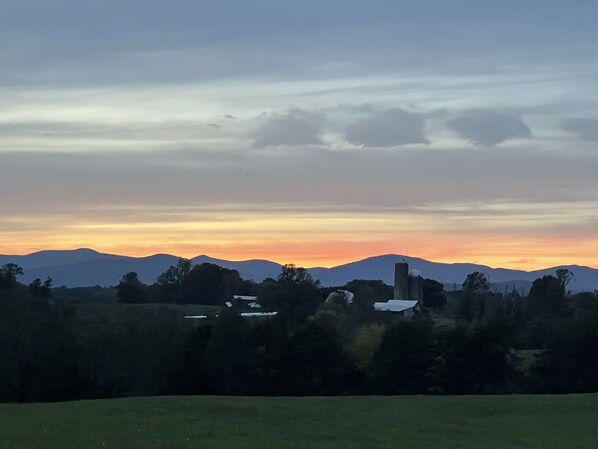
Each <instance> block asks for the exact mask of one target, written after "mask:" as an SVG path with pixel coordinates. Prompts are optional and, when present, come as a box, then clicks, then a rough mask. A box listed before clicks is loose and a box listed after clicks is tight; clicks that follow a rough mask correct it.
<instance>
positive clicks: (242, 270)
mask: <svg viewBox="0 0 598 449" xmlns="http://www.w3.org/2000/svg"><path fill="white" fill-rule="evenodd" d="M403 259H405V260H406V261H407V262H408V263H409V266H410V268H411V269H417V270H419V271H420V272H421V273H422V275H423V276H424V277H426V278H431V279H436V280H438V281H440V282H443V283H444V284H445V285H446V286H447V289H449V290H450V289H451V286H456V287H458V286H460V284H461V283H462V282H463V280H464V279H465V277H466V276H467V275H468V274H469V273H472V272H474V271H479V272H481V273H484V274H485V275H486V276H488V278H489V279H490V281H491V283H493V285H494V287H495V288H496V289H497V290H499V291H502V290H503V289H507V290H511V289H512V288H513V287H515V288H516V289H517V290H518V291H522V290H524V291H527V289H529V286H530V285H531V283H532V282H533V281H534V280H535V279H537V278H538V277H541V276H543V275H545V274H554V273H555V272H556V270H557V269H558V268H567V269H569V270H571V271H572V272H573V273H574V274H575V279H574V280H573V281H572V282H571V284H570V285H569V288H570V289H571V290H573V291H578V290H589V291H593V290H595V289H598V270H596V269H594V268H590V267H583V266H578V265H564V266H559V267H552V268H547V269H544V270H536V271H530V272H528V271H521V270H509V269H505V268H491V267H488V266H485V265H477V264H469V263H454V264H446V263H438V262H430V261H428V260H425V259H420V258H416V257H407V256H401V255H396V254H388V255H383V256H376V257H369V258H367V259H363V260H359V261H356V262H351V263H348V264H344V265H339V266H337V267H333V268H310V269H309V272H310V273H311V275H312V276H313V277H314V278H315V279H319V280H320V281H321V283H322V285H324V286H333V285H339V286H340V285H344V284H345V283H347V282H349V281H351V280H353V279H381V280H382V281H384V282H386V283H387V284H392V283H393V277H394V264H395V263H396V262H399V261H401V260H403ZM177 260H178V257H177V256H173V255H169V254H155V255H153V256H148V257H128V256H119V255H114V254H103V253H99V252H97V251H94V250H91V249H77V250H72V251H41V252H37V253H33V254H29V255H26V256H5V255H0V265H2V264H5V263H9V262H13V263H17V264H19V265H20V266H22V267H23V269H24V272H25V275H24V276H23V277H22V278H20V281H21V282H25V283H29V282H31V281H32V280H33V279H35V278H41V279H45V278H46V277H48V276H49V277H51V278H52V279H53V281H54V285H55V286H61V285H66V286H67V287H84V286H93V285H101V286H109V285H116V284H118V281H119V280H120V279H121V277H122V275H123V274H125V273H128V272H129V271H135V272H136V273H137V274H138V275H139V279H140V280H141V281H142V282H144V283H147V284H151V283H153V282H155V280H156V279H157V277H158V276H159V275H160V273H162V272H164V271H165V270H166V269H168V267H170V266H171V265H176V263H177ZM192 261H193V263H194V264H201V263H204V262H209V263H213V264H216V265H220V266H222V267H224V268H230V269H235V270H237V271H239V274H240V275H241V277H243V278H244V279H253V280H254V281H256V282H261V281H262V280H264V279H265V278H268V277H272V278H275V277H276V276H277V275H278V273H280V268H281V265H280V264H278V263H275V262H270V261H268V260H259V259H257V260H245V261H228V260H222V259H215V258H212V257H209V256H206V255H201V256H197V257H194V258H193V259H192Z"/></svg>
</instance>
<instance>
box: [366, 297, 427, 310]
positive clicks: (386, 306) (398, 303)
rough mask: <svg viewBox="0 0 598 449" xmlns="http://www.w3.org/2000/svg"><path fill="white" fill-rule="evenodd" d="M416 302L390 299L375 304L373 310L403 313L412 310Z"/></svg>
mask: <svg viewBox="0 0 598 449" xmlns="http://www.w3.org/2000/svg"><path fill="white" fill-rule="evenodd" d="M417 303H418V301H406V300H402V299H391V300H389V301H387V302H375V303H374V309H375V310H378V311H381V312H382V311H388V312H403V311H405V310H409V309H412V308H413V307H415V306H416V305H417Z"/></svg>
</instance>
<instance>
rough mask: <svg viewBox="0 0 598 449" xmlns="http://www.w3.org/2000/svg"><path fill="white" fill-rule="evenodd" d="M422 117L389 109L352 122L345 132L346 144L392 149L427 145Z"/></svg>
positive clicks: (401, 110) (396, 109)
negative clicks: (409, 145) (415, 144)
mask: <svg viewBox="0 0 598 449" xmlns="http://www.w3.org/2000/svg"><path fill="white" fill-rule="evenodd" d="M425 122H426V119H425V117H424V116H422V115H419V114H414V113H412V112H407V111H405V110H403V109H399V108H391V109H386V110H383V111H379V112H376V113H374V114H372V115H371V116H370V117H368V118H365V119H360V120H358V121H356V122H354V123H353V124H352V125H350V126H349V128H348V129H347V130H346V132H345V138H346V139H347V142H350V143H353V144H356V145H365V146H369V147H394V146H398V145H407V144H414V143H429V142H428V140H427V139H426V137H425V135H424V125H425Z"/></svg>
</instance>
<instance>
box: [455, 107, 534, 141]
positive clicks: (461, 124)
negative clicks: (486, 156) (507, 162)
mask: <svg viewBox="0 0 598 449" xmlns="http://www.w3.org/2000/svg"><path fill="white" fill-rule="evenodd" d="M446 125H447V126H448V127H449V128H450V129H452V130H453V131H456V132H457V133H458V134H459V135H460V136H461V137H463V138H464V139H466V140H469V141H471V142H473V143H475V144H477V145H485V146H494V145H498V144H499V143H502V142H504V141H505V140H509V139H513V138H517V137H530V136H531V131H530V129H529V128H528V127H527V125H526V124H525V123H524V122H523V120H521V119H520V118H516V117H510V116H507V115H502V114H498V113H496V112H492V111H485V110H471V111H466V112H465V113H462V114H460V115H458V116H457V117H455V118H454V119H451V120H449V121H447V122H446Z"/></svg>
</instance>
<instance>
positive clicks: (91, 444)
mask: <svg viewBox="0 0 598 449" xmlns="http://www.w3.org/2000/svg"><path fill="white" fill-rule="evenodd" d="M597 422H598V395H573V396H485V397H481V396H462V397H431V396H428V397H421V396H403V397H372V396H364V397H332V398H322V397H318V398H314V397H311V398H246V397H240V398H239V397H213V396H207V397H153V398H127V399H113V400H99V401H80V402H68V403H57V404H23V405H16V404H4V405H0V448H2V449H4V448H6V449H23V448H26V449H68V448H78V449H94V448H102V449H106V448H112V449H115V448H122V449H158V448H159V449H166V448H169V449H189V448H222V449H224V448H227V449H228V448H230V449H243V448H256V449H258V448H259V449H268V448H287V449H293V448H310V449H311V448H315V449H318V448H360V449H363V448H366V449H375V448H409V449H418V448H425V449H433V448H455V449H457V448H458V449H468V448H476V449H486V448H497V449H505V448H543V449H549V448H554V449H564V448H566V449H575V448H584V449H585V448H597V447H598V425H596V423H597Z"/></svg>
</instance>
